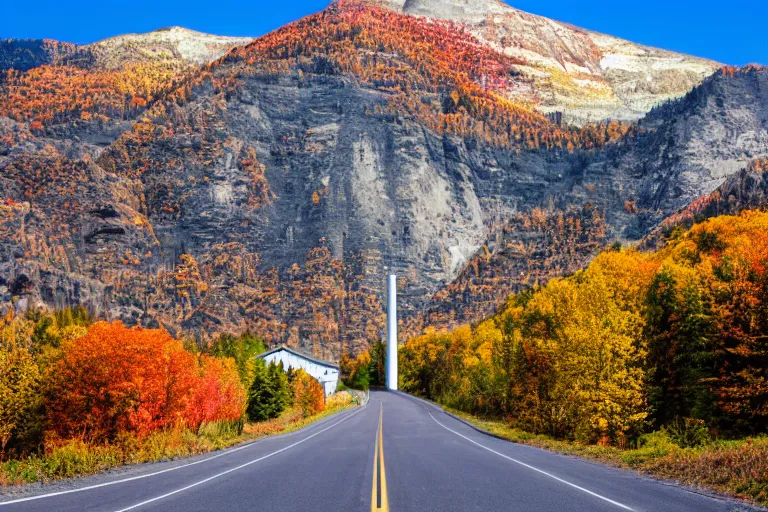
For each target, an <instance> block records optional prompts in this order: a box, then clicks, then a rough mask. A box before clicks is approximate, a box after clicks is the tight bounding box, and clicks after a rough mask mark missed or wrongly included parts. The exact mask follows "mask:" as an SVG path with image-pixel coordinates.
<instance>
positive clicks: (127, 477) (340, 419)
mask: <svg viewBox="0 0 768 512" xmlns="http://www.w3.org/2000/svg"><path fill="white" fill-rule="evenodd" d="M63 485H64V486H62V484H52V485H51V486H42V487H38V488H33V490H32V491H31V492H33V494H30V495H27V496H23V497H19V496H15V497H14V496H10V497H5V498H3V497H2V495H0V512H16V511H24V512H34V511H56V512H83V511H94V512H96V511H98V512H102V511H103V512H118V511H121V512H122V511H129V510H136V511H142V512H151V511H163V512H182V511H184V512H191V511H217V512H218V511H220V512H238V511H246V510H247V511H253V510H258V511H263V512H271V511H274V512H289V511H290V512H293V511H296V512H299V511H301V512H306V511H308V510H317V511H344V512H348V511H349V512H351V511H368V510H371V511H376V510H381V511H389V510H391V511H392V512H399V511H413V512H422V511H424V512H427V511H440V512H451V511H456V512H459V511H461V512H464V511H478V512H479V511H482V512H493V511H505V512H514V511H521V512H522V511H541V512H546V511H553V512H555V511H557V512H560V511H569V512H581V511H584V512H586V511H589V512H601V511H606V512H607V511H610V512H620V511H622V510H633V511H637V512H640V511H663V512H710V511H712V512H715V511H717V512H720V511H736V510H739V511H743V510H749V509H748V508H747V507H744V506H743V505H740V504H738V503H736V502H733V501H729V500H724V499H718V498H715V497H711V496H705V495H702V494H700V493H697V492H694V491H692V490H689V489H685V488H682V487H678V486H674V485H670V484H667V483H663V482H659V481H656V480H652V479H649V478H644V477H641V476H638V475H637V474H635V473H633V472H629V471H622V470H618V469H614V468H609V467H606V466H603V465H600V464H595V463H591V462H586V461H582V460H578V459H574V458H571V457H565V456H561V455H557V454H554V453H550V452H546V451H543V450H539V449H537V448H533V447H528V446H523V445H517V444H513V443H509V442H506V441H503V440H500V439H496V438H493V437H490V436H487V435H485V434H482V433H480V432H478V431H476V430H474V429H473V428H471V427H470V426H468V425H466V424H464V423H462V422H460V421H458V420H456V419H454V418H453V417H451V416H449V415H447V414H446V413H444V412H443V411H442V410H441V409H439V408H438V407H436V406H434V405H432V404H429V403H427V402H424V401H420V400H417V399H414V398H411V397H408V396H406V395H403V394H400V393H390V392H382V391H380V392H372V393H371V399H370V401H369V403H368V404H367V406H365V407H363V408H358V409H353V410H348V411H344V412H342V413H340V414H338V415H335V416H332V417H329V418H326V419H324V420H322V421H320V422H317V423H315V424H313V425H311V426H309V427H308V428H306V429H303V430H301V431H298V432H294V433H291V434H286V435H283V436H279V437H273V438H267V439H263V440H260V441H257V442H254V443H251V444H247V445H243V446H240V447H237V448H235V449H230V450H227V451H223V452H217V453H215V454H208V455H206V456H202V457H199V458H195V459H186V460H181V461H175V462H167V463H160V464H150V465H145V466H141V467H139V468H133V469H131V470H130V471H125V472H123V473H120V474H111V475H100V476H96V477H89V478H84V479H79V480H73V481H70V482H67V483H65V484H63ZM21 500H23V501H21Z"/></svg>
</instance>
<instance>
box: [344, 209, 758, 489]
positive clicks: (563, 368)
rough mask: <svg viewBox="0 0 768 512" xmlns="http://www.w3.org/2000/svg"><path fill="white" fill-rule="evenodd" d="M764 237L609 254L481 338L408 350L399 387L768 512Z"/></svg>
mask: <svg viewBox="0 0 768 512" xmlns="http://www.w3.org/2000/svg"><path fill="white" fill-rule="evenodd" d="M766 233H768V213H761V212H745V213H743V214H742V215H740V216H736V217H731V216H728V217H726V216H723V217H717V218H713V219H710V220H707V221H705V222H701V223H699V224H696V225H694V226H693V227H692V228H691V229H689V230H684V229H682V228H679V229H676V230H674V231H672V232H671V233H670V235H669V239H668V240H667V244H666V246H665V247H664V248H662V249H660V250H659V251H657V252H655V253H641V252H638V251H635V250H627V249H623V248H621V247H620V246H614V247H611V248H610V249H608V250H606V251H605V252H604V253H602V254H601V255H599V256H598V257H597V258H596V259H595V260H594V261H593V262H592V264H591V265H590V266H589V267H588V268H587V269H586V270H584V271H581V272H578V273H576V274H574V275H572V276H570V277H566V278H560V279H554V280H552V281H550V282H549V283H548V284H546V285H545V286H538V287H535V288H534V289H532V290H529V291H526V292H524V293H521V294H519V295H514V296H512V297H510V298H509V300H508V302H507V304H506V305H505V306H504V307H503V308H502V309H501V311H500V312H499V313H498V314H497V315H496V316H494V317H492V318H490V319H488V320H486V321H484V322H482V323H480V324H479V325H475V326H463V327H458V328H456V329H453V330H451V331H435V330H431V331H428V332H426V333H425V334H424V335H423V336H420V337H417V338H414V339H411V340H409V341H408V342H407V343H406V344H405V345H403V346H402V347H401V348H400V350H399V357H400V361H399V366H400V378H401V382H400V387H401V389H403V390H405V391H408V392H410V393H413V394H416V395H419V396H423V397H425V398H429V399H431V400H434V401H436V402H438V403H440V404H443V405H445V406H447V407H449V408H452V409H454V410H457V411H461V412H462V413H465V414H471V415H474V416H476V417H481V418H491V419H492V420H494V421H490V422H486V420H483V421H482V422H480V424H481V426H484V427H486V428H488V429H489V430H491V431H494V432H495V433H498V434H500V435H503V436H504V437H506V438H508V439H512V440H515V441H523V442H527V443H530V444H537V445H539V446H543V447H546V448H551V449H556V450H558V451H563V452H566V453H573V454H578V455H585V456H589V457H593V458H597V459H599V460H603V461H611V462H615V463H617V464H620V465H623V466H626V467H632V468H637V469H641V470H643V471H647V472H649V473H652V474H655V475H659V476H664V477H669V478H673V479H679V480H681V481H683V482H686V483H689V484H693V485H702V486H707V487H711V488H714V489H718V490H721V491H727V492H730V493H733V494H736V495H739V496H743V497H747V498H751V499H754V500H756V501H758V502H760V503H763V504H768V494H766V485H767V484H766V482H768V462H766V461H768V439H767V438H764V437H763V435H764V433H765V432H766V431H767V430H766V429H768V386H766V382H767V381H768V307H766V305H768V237H766V236H765V234H766ZM358 360H359V361H361V362H364V360H365V356H360V357H359V358H358ZM353 366H354V365H353ZM474 421H479V420H474Z"/></svg>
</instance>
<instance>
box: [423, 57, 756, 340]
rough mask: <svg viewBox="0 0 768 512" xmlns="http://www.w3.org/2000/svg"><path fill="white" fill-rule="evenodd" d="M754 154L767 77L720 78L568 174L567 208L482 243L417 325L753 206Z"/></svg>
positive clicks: (488, 306)
mask: <svg viewBox="0 0 768 512" xmlns="http://www.w3.org/2000/svg"><path fill="white" fill-rule="evenodd" d="M760 155H768V70H766V69H765V68H760V67H755V66H748V67H745V68H743V69H740V70H736V69H733V68H725V69H723V70H721V71H718V72H717V73H716V74H715V75H713V76H712V77H710V78H708V79H706V80H705V81H704V83H702V84H701V85H700V86H697V87H696V88H694V90H693V91H691V92H690V93H689V94H688V95H686V96H685V97H684V98H681V99H680V100H677V101H673V102H670V103H667V104H665V105H663V106H660V107H658V108H656V109H654V110H653V111H652V112H650V113H649V114H648V115H647V116H646V117H644V118H643V119H642V120H640V123H639V125H638V129H637V131H636V132H635V134H634V135H633V136H632V137H627V138H625V139H624V140H622V141H621V142H619V143H617V144H614V145H612V146H611V147H609V148H606V149H605V150H604V151H602V152H600V153H598V154H596V155H593V156H591V157H590V158H589V160H588V161H587V162H583V163H579V164H578V165H575V166H571V167H570V170H569V174H570V175H568V174H564V177H568V178H569V179H570V180H571V188H570V190H569V191H568V193H567V195H566V196H565V198H564V199H563V200H562V203H564V204H565V205H566V206H565V208H562V209H559V208H557V207H555V208H553V207H551V206H550V207H545V208H544V209H542V210H535V211H533V212H527V211H523V212H520V213H518V214H517V215H515V216H513V217H512V218H511V219H509V220H507V221H506V222H505V223H504V224H502V225H501V226H500V227H499V228H498V229H497V231H496V232H495V233H494V234H493V235H492V236H491V237H490V238H489V240H488V241H487V242H486V245H485V247H486V248H488V247H489V248H490V249H487V250H486V249H484V250H483V251H479V252H478V254H476V255H475V256H474V257H473V258H472V259H471V260H470V263H469V265H467V267H466V268H465V269H464V270H463V271H462V273H461V275H459V276H458V278H457V279H456V280H454V281H452V282H450V283H447V284H446V285H445V286H444V287H443V288H442V289H441V290H440V291H438V292H437V293H436V294H435V296H434V297H433V298H432V299H431V300H430V302H429V303H428V304H427V305H426V306H425V307H424V312H423V318H419V320H418V322H417V325H421V324H422V323H425V322H426V323H427V324H430V325H440V324H442V323H448V324H456V323H463V322H474V321H477V320H479V319H481V318H484V317H486V316H488V315H490V314H492V313H493V312H494V311H495V310H496V308H498V307H499V306H500V305H502V304H503V303H504V301H505V300H506V299H507V297H508V296H509V295H510V294H511V293H518V292H520V291H521V290H524V289H526V288H528V287H530V286H533V285H535V284H537V283H544V282H546V281H547V280H548V279H550V278H552V277H556V276H559V275H566V274H570V273H573V272H575V271H576V270H578V269H580V268H582V267H583V266H584V265H585V264H586V263H587V262H588V261H589V260H590V259H591V258H592V257H593V256H594V254H595V251H596V250H597V249H599V248H600V247H604V246H605V245H606V244H608V243H610V242H614V241H618V242H620V243H635V242H638V241H640V240H643V239H644V238H645V237H646V235H648V234H649V233H654V235H653V237H654V239H657V240H658V239H659V237H660V234H661V233H662V230H661V226H668V225H670V223H678V222H679V221H678V220H675V219H680V218H684V219H691V218H693V217H694V216H696V215H699V214H700V213H699V212H698V211H697V210H696V209H697V208H700V207H701V205H702V204H708V205H710V206H709V207H710V208H711V207H712V205H713V204H714V205H717V208H716V211H718V212H720V213H721V214H726V213H732V214H735V213H739V212H740V211H741V210H742V209H744V208H748V207H749V208H756V207H759V206H760V205H762V204H763V202H764V197H763V195H762V194H761V188H760V183H762V178H761V177H759V176H762V171H757V169H763V166H761V165H760V162H762V160H759V159H758V160H755V161H752V160H753V159H755V158H756V157H758V156H760ZM745 168H749V169H750V170H751V171H750V172H749V176H752V178H750V179H747V178H745V177H744V176H743V175H742V173H743V172H744V171H743V169H745ZM743 183H748V185H745V186H742V185H741V184H743ZM737 184H738V186H737ZM734 188H736V189H739V188H741V192H740V193H737V194H736V195H735V196H734V197H736V198H737V199H728V200H726V199H724V198H731V196H733V193H732V192H731V191H732V190H734ZM551 196H552V197H553V198H557V197H558V196H557V195H556V194H554V193H553V194H551ZM712 197H714V198H716V199H711V198H712ZM724 202H725V203H727V204H729V205H731V207H729V208H726V207H725V205H724V204H723V203H724ZM551 204H553V205H557V202H553V203H551ZM579 204H584V205H587V206H588V207H587V208H585V209H579V208H577V207H575V206H574V205H579ZM766 204H768V203H766ZM596 212H598V213H597V214H596Z"/></svg>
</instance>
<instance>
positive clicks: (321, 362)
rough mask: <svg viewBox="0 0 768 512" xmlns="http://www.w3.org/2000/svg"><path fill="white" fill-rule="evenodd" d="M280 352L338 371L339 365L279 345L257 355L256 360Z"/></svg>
mask: <svg viewBox="0 0 768 512" xmlns="http://www.w3.org/2000/svg"><path fill="white" fill-rule="evenodd" d="M281 350H285V351H286V352H290V353H291V354H293V355H295V356H296V357H301V358H302V359H306V360H308V361H312V362H313V363H315V364H319V365H320V366H325V367H326V368H333V369H334V370H338V369H339V365H337V364H333V363H330V362H328V361H323V360H322V359H318V358H316V357H312V356H311V355H309V354H306V353H304V352H302V351H300V350H297V349H295V348H291V347H289V346H287V345H280V346H278V347H275V348H273V349H272V350H267V351H266V352H263V353H261V354H259V355H258V356H256V357H258V358H260V359H264V358H265V357H267V356H268V355H270V354H274V353H275V352H280V351H281Z"/></svg>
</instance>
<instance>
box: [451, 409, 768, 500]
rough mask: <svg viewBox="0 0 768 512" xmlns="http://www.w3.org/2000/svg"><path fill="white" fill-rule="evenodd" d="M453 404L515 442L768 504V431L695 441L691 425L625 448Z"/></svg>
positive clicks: (470, 418) (649, 436) (645, 437)
mask: <svg viewBox="0 0 768 512" xmlns="http://www.w3.org/2000/svg"><path fill="white" fill-rule="evenodd" d="M449 410H450V411H451V412H452V413H453V414H455V415H457V416H459V417H461V418H463V419H464V420H466V421H468V422H470V423H472V424H473V425H475V426H477V427H479V428H481V429H483V430H485V431H487V432H490V433H491V434H493V435H495V436H498V437H501V438H503V439H507V440H509V441H512V442H515V443H521V444H527V445H530V446H536V447H538V448H543V449H545V450H550V451H554V452H558V453H563V454H566V455H572V456H576V457H584V458H588V459H592V460H595V461H598V462H602V463H605V464H609V465H612V466H616V467H621V468H625V469H632V470H635V471H640V472H643V473H647V474H649V475H652V476H656V477H660V478H668V479H671V480H676V481H678V482H680V483H682V484H684V485H690V486H694V487H706V488H710V489H713V490H715V491H717V492H720V493H724V494H731V495H734V496H737V497H739V498H744V499H747V500H750V501H754V502H756V503H759V504H761V505H764V506H765V505H768V437H766V436H750V437H747V438H744V439H730V440H729V439H711V438H709V437H708V436H707V439H708V440H707V441H706V442H703V443H701V444H699V443H695V444H692V443H691V441H690V437H691V436H690V434H689V433H688V432H687V431H686V430H682V431H679V430H674V429H669V430H666V429H662V430H659V431H656V432H651V433H648V434H643V435H641V436H640V438H639V439H638V440H637V442H636V443H635V445H634V447H632V448H626V449H622V448H619V447H617V446H610V445H599V444H585V443H579V442H576V441H570V440H566V439H554V438H552V437H550V436H547V435H544V434H533V433H530V432H526V431H524V430H520V429H519V428H516V427H514V426H512V425H511V424H510V423H509V422H507V421H504V420H500V419H492V418H481V417H477V416H473V415H471V414H467V413H465V412H461V411H457V410H451V409H450V408H449ZM694 438H695V436H694Z"/></svg>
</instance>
